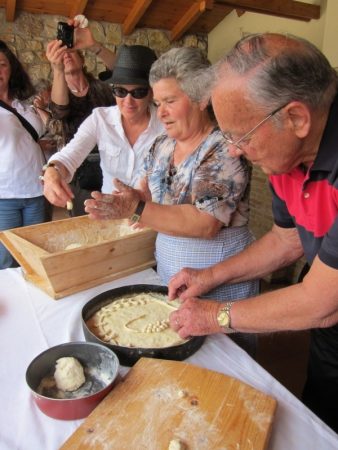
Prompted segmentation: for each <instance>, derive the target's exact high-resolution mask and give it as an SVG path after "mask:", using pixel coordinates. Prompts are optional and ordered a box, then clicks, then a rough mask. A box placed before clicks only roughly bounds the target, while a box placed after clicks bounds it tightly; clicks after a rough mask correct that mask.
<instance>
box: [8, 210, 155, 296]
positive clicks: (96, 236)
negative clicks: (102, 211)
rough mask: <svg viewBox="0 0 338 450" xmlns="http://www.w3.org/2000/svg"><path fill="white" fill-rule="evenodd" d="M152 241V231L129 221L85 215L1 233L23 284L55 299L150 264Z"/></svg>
mask: <svg viewBox="0 0 338 450" xmlns="http://www.w3.org/2000/svg"><path fill="white" fill-rule="evenodd" d="M155 239H156V232H155V231H153V230H150V229H143V230H134V229H133V228H131V227H129V225H128V220H107V221H97V220H91V219H89V218H88V217H87V216H81V217H75V218H71V219H65V220H57V221H53V222H47V223H42V224H38V225H31V226H27V227H21V228H13V229H11V230H6V231H3V232H2V233H0V240H1V241H2V243H3V244H4V245H5V246H6V247H7V249H8V250H9V251H10V252H11V254H12V255H13V257H14V258H15V259H16V260H17V261H18V263H19V264H20V265H21V266H22V268H23V271H24V276H25V278H26V280H29V281H31V282H32V283H34V284H36V285H37V286H38V287H39V288H41V289H43V290H44V291H46V292H47V293H48V294H49V295H50V296H51V297H54V298H55V299H58V298H62V297H64V296H66V295H70V294H73V293H75V292H78V291H82V290H84V289H88V288H90V287H93V286H97V285H99V284H102V283H106V282H107V281H111V280H114V279H117V278H121V277H124V276H127V275H129V274H131V273H134V272H138V271H141V270H144V269H146V268H149V267H152V266H154V265H155V259H154V249H155ZM72 247H73V248H72ZM74 247H75V248H74Z"/></svg>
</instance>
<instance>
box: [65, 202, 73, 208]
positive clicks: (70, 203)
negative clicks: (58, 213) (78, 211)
mask: <svg viewBox="0 0 338 450" xmlns="http://www.w3.org/2000/svg"><path fill="white" fill-rule="evenodd" d="M66 208H67V210H68V211H71V210H72V209H73V202H72V201H71V200H68V201H67V204H66Z"/></svg>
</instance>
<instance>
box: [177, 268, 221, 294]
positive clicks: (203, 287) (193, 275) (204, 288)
mask: <svg viewBox="0 0 338 450" xmlns="http://www.w3.org/2000/svg"><path fill="white" fill-rule="evenodd" d="M216 286H217V283H215V281H214V279H213V272H212V267H207V268H206V269H189V268H184V269H182V270H180V271H179V272H178V273H177V274H176V275H174V276H173V277H172V278H171V279H170V281H169V285H168V289H169V291H168V296H169V299H170V300H174V299H176V298H180V299H181V300H186V299H187V298H189V297H197V296H199V295H202V294H206V293H207V292H209V291H211V289H213V288H214V287H216Z"/></svg>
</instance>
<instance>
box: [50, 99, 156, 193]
mask: <svg viewBox="0 0 338 450" xmlns="http://www.w3.org/2000/svg"><path fill="white" fill-rule="evenodd" d="M150 112H151V117H150V121H149V125H148V127H147V129H146V130H144V131H143V132H142V133H141V134H140V136H139V137H138V138H137V140H136V142H135V144H134V145H133V146H131V145H130V143H129V141H128V139H127V137H126V135H125V133H124V129H123V126H122V121H121V113H120V110H119V108H118V107H117V106H109V107H99V108H95V109H94V110H93V112H92V114H91V115H90V116H89V117H87V119H85V120H84V121H83V122H82V124H81V125H80V126H79V128H78V131H77V132H76V134H75V136H74V137H73V139H72V140H71V141H70V142H69V143H68V144H67V145H66V146H65V147H64V148H63V149H61V150H60V151H59V152H58V153H56V154H54V155H53V156H52V157H51V158H50V160H53V161H60V162H61V163H62V164H64V165H65V166H66V168H67V169H68V170H69V172H70V174H71V177H70V178H69V179H68V180H67V181H68V182H69V181H71V179H72V177H73V175H74V172H75V171H76V169H77V168H78V167H79V166H80V164H81V163H82V162H83V161H84V159H85V158H86V156H87V155H88V154H89V153H90V151H91V150H92V149H93V148H94V147H95V145H97V146H98V149H99V152H100V158H101V168H102V174H103V185H102V192H104V193H111V192H112V190H113V189H114V186H113V179H114V178H119V179H120V180H121V181H123V182H124V183H126V184H128V185H130V186H137V184H138V181H139V176H140V173H142V170H141V169H142V167H143V161H144V158H145V155H146V154H147V153H148V151H149V149H150V147H151V145H152V144H153V142H154V140H155V138H156V137H157V136H158V135H159V134H161V133H162V132H163V130H164V129H163V125H162V124H161V122H160V121H159V119H158V118H157V114H156V109H155V108H154V107H151V109H150Z"/></svg>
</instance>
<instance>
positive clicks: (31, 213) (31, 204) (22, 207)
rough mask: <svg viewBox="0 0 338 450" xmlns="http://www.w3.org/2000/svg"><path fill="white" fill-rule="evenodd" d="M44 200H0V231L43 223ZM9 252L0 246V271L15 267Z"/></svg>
mask: <svg viewBox="0 0 338 450" xmlns="http://www.w3.org/2000/svg"><path fill="white" fill-rule="evenodd" d="M45 217H46V213H45V198H44V196H40V197H34V198H8V199H0V231H3V230H8V229H10V228H17V227H23V226H26V225H33V224H36V223H41V222H45ZM16 266H17V263H16V261H15V260H14V258H13V257H12V255H11V254H10V253H9V251H8V250H7V249H6V248H5V247H4V246H3V245H2V244H0V269H7V268H8V267H16Z"/></svg>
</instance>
